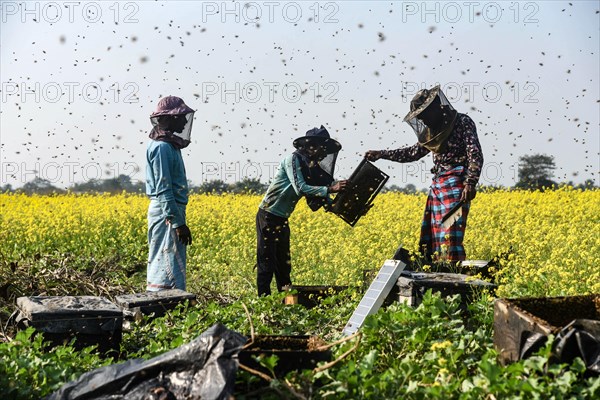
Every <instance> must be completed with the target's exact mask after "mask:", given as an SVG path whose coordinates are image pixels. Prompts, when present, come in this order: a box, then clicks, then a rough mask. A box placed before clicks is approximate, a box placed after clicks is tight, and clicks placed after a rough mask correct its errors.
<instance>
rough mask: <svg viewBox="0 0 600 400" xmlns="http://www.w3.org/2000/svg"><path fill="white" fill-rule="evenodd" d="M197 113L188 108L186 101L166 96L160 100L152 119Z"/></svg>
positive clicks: (151, 116)
mask: <svg viewBox="0 0 600 400" xmlns="http://www.w3.org/2000/svg"><path fill="white" fill-rule="evenodd" d="M193 112H195V111H194V110H192V109H191V108H190V107H188V106H187V105H186V104H185V103H184V101H183V100H182V99H181V98H179V97H176V96H166V97H163V98H162V99H160V101H159V102H158V105H157V107H156V111H154V112H153V113H152V114H151V115H150V118H154V117H160V116H162V115H185V114H189V113H193Z"/></svg>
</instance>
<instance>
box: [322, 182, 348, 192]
mask: <svg viewBox="0 0 600 400" xmlns="http://www.w3.org/2000/svg"><path fill="white" fill-rule="evenodd" d="M347 185H348V181H347V180H343V181H337V182H336V183H334V184H333V185H331V186H329V187H327V192H328V193H337V192H342V191H344V190H345V189H346V186H347Z"/></svg>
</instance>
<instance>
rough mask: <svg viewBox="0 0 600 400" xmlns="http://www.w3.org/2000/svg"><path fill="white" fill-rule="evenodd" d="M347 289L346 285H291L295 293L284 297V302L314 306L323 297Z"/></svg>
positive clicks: (307, 306)
mask: <svg viewBox="0 0 600 400" xmlns="http://www.w3.org/2000/svg"><path fill="white" fill-rule="evenodd" d="M346 289H348V286H296V285H293V286H292V290H295V291H296V293H295V294H294V293H290V294H289V295H287V296H286V297H285V304H300V305H302V306H304V307H306V308H313V307H316V306H317V305H318V304H319V303H320V302H321V301H322V300H323V299H324V298H327V297H329V296H331V295H333V294H337V293H339V292H341V291H343V290H346Z"/></svg>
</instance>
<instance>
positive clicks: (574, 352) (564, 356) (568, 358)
mask: <svg viewBox="0 0 600 400" xmlns="http://www.w3.org/2000/svg"><path fill="white" fill-rule="evenodd" d="M524 333H525V334H524V335H523V337H522V338H521V349H520V353H519V354H520V355H519V358H520V359H526V358H529V357H530V356H531V355H533V354H534V353H535V352H537V351H538V350H539V349H541V348H542V347H543V346H544V345H545V344H546V341H547V340H548V337H547V336H546V335H544V334H541V333H533V332H528V331H527V332H524ZM552 355H553V357H554V360H555V361H558V362H561V363H571V362H573V360H574V359H575V358H576V357H579V358H581V359H582V360H583V362H584V364H585V366H586V369H587V371H586V372H587V374H588V375H600V321H596V320H590V319H575V320H573V321H571V323H569V324H568V325H567V326H565V327H564V328H562V329H561V330H560V331H559V332H558V333H557V334H556V338H555V339H554V343H553V345H552Z"/></svg>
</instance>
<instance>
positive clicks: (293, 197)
mask: <svg viewBox="0 0 600 400" xmlns="http://www.w3.org/2000/svg"><path fill="white" fill-rule="evenodd" d="M302 196H317V197H329V195H328V194H327V186H311V185H308V184H307V183H306V181H305V180H304V176H303V175H302V170H301V168H300V160H299V159H298V155H296V154H293V153H292V154H290V155H288V156H287V157H286V158H284V159H283V160H282V161H281V163H279V168H278V169H277V172H276V173H275V176H274V177H273V180H272V181H271V184H270V185H269V188H268V189H267V193H266V194H265V197H263V199H262V202H261V203H260V205H259V207H260V208H262V209H263V210H265V211H267V212H270V213H271V214H275V215H277V216H279V217H283V218H289V216H290V215H292V212H293V211H294V208H296V203H298V200H300V198H302Z"/></svg>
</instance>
